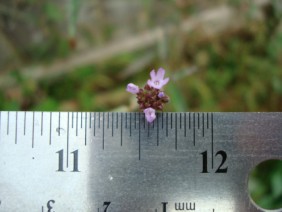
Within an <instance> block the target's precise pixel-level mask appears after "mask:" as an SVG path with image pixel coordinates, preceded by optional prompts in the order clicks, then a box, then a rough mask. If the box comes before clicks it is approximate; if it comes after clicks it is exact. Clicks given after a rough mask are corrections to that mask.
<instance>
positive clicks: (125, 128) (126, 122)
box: [125, 113, 127, 129]
mask: <svg viewBox="0 0 282 212" xmlns="http://www.w3.org/2000/svg"><path fill="white" fill-rule="evenodd" d="M125 129H127V113H126V114H125Z"/></svg>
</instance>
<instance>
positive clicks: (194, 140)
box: [193, 113, 196, 146]
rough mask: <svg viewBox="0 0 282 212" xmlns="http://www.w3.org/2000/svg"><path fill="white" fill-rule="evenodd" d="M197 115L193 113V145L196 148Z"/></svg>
mask: <svg viewBox="0 0 282 212" xmlns="http://www.w3.org/2000/svg"><path fill="white" fill-rule="evenodd" d="M195 122H196V121H195V113H193V144H194V146H195V145H196V137H195V134H196V132H195V131H196V129H195Z"/></svg>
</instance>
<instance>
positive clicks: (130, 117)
mask: <svg viewBox="0 0 282 212" xmlns="http://www.w3.org/2000/svg"><path fill="white" fill-rule="evenodd" d="M129 136H130V137H131V113H130V114H129Z"/></svg>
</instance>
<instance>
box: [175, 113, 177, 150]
mask: <svg viewBox="0 0 282 212" xmlns="http://www.w3.org/2000/svg"><path fill="white" fill-rule="evenodd" d="M175 150H177V113H175Z"/></svg>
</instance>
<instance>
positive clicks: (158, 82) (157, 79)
mask: <svg viewBox="0 0 282 212" xmlns="http://www.w3.org/2000/svg"><path fill="white" fill-rule="evenodd" d="M164 75H165V70H164V69H163V68H159V70H158V72H157V74H156V72H155V70H152V71H151V72H150V76H151V79H149V80H148V81H147V84H148V85H149V86H151V87H153V88H156V89H161V88H162V87H163V86H164V85H165V84H166V83H168V81H169V78H165V79H164Z"/></svg>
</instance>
